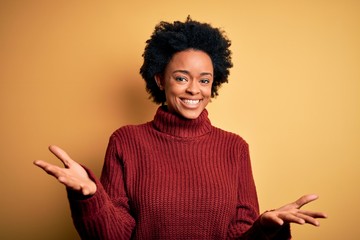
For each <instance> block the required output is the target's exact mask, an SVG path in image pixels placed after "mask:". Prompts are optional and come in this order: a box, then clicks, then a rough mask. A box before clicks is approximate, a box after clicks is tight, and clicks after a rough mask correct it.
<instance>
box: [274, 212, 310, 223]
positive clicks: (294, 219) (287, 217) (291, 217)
mask: <svg viewBox="0 0 360 240" xmlns="http://www.w3.org/2000/svg"><path fill="white" fill-rule="evenodd" d="M278 217H279V218H280V219H282V220H283V221H284V222H288V223H297V224H304V223H305V220H304V219H302V218H300V217H298V216H296V215H294V214H292V213H286V214H279V215H278Z"/></svg>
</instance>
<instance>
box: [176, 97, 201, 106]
mask: <svg viewBox="0 0 360 240" xmlns="http://www.w3.org/2000/svg"><path fill="white" fill-rule="evenodd" d="M180 101H181V103H182V104H183V105H184V106H186V107H187V108H196V107H198V106H199V105H200V103H201V101H202V99H191V98H180Z"/></svg>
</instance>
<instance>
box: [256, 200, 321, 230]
mask: <svg viewBox="0 0 360 240" xmlns="http://www.w3.org/2000/svg"><path fill="white" fill-rule="evenodd" d="M316 199H318V196H317V195H313V194H310V195H304V196H302V197H301V198H299V199H298V200H296V201H295V202H293V203H289V204H287V205H285V206H283V207H280V208H278V209H275V210H271V211H267V212H265V213H263V214H262V215H261V217H260V224H261V225H262V226H263V227H264V228H266V229H276V228H279V227H280V226H282V225H283V224H284V223H297V224H305V223H308V224H311V225H314V226H319V225H320V223H319V221H318V220H317V218H326V217H327V216H326V214H325V213H322V212H314V211H307V210H301V209H300V208H301V207H302V206H304V205H306V204H308V203H310V202H312V201H314V200H316Z"/></svg>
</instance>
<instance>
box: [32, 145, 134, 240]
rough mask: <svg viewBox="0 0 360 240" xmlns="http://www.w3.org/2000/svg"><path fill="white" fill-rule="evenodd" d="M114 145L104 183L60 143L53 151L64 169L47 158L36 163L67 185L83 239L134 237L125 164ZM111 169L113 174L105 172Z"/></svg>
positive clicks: (111, 146) (102, 179) (109, 156)
mask: <svg viewBox="0 0 360 240" xmlns="http://www.w3.org/2000/svg"><path fill="white" fill-rule="evenodd" d="M111 139H112V138H111ZM113 145H114V143H113V141H112V140H110V143H109V146H108V149H107V153H106V157H105V163H104V168H103V174H102V177H101V182H100V181H99V180H98V179H97V178H96V176H95V175H94V174H93V173H92V172H91V171H90V170H89V169H87V168H86V167H83V166H81V165H80V164H78V163H77V162H75V161H73V160H72V159H71V158H70V157H69V156H68V155H67V154H66V153H65V151H63V150H62V149H60V148H59V147H56V146H51V147H50V151H51V152H52V153H54V154H55V155H56V156H57V157H58V158H59V159H60V160H61V161H62V162H63V163H64V166H65V167H64V168H60V167H58V166H55V165H52V164H50V163H46V162H44V161H35V162H34V164H35V165H37V166H39V167H40V168H42V169H43V170H44V171H46V172H47V173H48V174H50V175H51V176H54V177H55V178H57V179H58V180H59V182H61V183H62V184H64V185H65V186H66V187H67V192H68V198H69V203H70V208H71V214H72V218H73V221H74V225H75V227H76V229H77V231H78V233H79V235H80V236H81V238H82V239H106V240H111V239H130V237H131V234H132V232H133V229H134V227H135V221H134V219H133V217H132V216H131V215H130V210H129V206H128V200H127V197H126V193H125V190H124V189H125V188H124V183H123V178H122V176H123V172H122V168H121V167H120V165H121V163H120V162H119V159H118V158H117V157H116V156H117V154H115V152H114V148H115V147H114V146H113ZM116 166H119V167H116ZM109 168H112V169H109ZM108 172H111V174H108V175H106V174H105V175H104V173H108ZM113 180H116V181H117V182H112V181H113ZM102 182H104V183H105V185H103V183H102ZM104 186H106V187H104ZM109 192H110V193H111V195H110V194H109Z"/></svg>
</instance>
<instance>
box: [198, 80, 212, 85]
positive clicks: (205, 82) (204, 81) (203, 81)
mask: <svg viewBox="0 0 360 240" xmlns="http://www.w3.org/2000/svg"><path fill="white" fill-rule="evenodd" d="M200 83H202V84H209V83H210V80H209V79H201V80H200Z"/></svg>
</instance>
